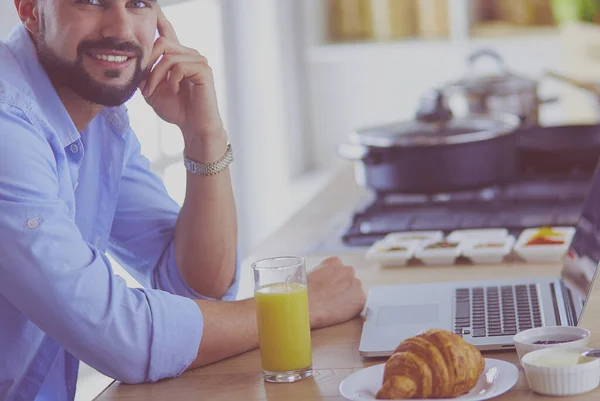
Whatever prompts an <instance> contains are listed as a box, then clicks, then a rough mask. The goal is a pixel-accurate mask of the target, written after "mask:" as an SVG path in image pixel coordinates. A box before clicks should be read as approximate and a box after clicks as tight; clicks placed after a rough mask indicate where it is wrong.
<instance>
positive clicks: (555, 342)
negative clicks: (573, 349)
mask: <svg viewBox="0 0 600 401" xmlns="http://www.w3.org/2000/svg"><path fill="white" fill-rule="evenodd" d="M572 341H576V340H547V341H544V340H540V341H536V342H534V344H537V345H550V344H563V343H570V342H572Z"/></svg>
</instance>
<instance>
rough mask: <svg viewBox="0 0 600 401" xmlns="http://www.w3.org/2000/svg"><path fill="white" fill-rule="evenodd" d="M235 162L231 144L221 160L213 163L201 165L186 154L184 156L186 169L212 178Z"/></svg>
mask: <svg viewBox="0 0 600 401" xmlns="http://www.w3.org/2000/svg"><path fill="white" fill-rule="evenodd" d="M232 161H233V150H232V149H231V144H228V145H227V150H226V151H225V154H224V155H223V156H221V158H220V159H219V160H217V161H216V162H213V163H201V162H197V161H195V160H192V159H190V158H188V157H187V156H186V155H185V154H184V155H183V164H184V165H185V169H186V170H187V171H189V172H190V173H192V174H195V175H203V176H212V175H217V174H219V173H220V172H221V171H223V170H225V169H226V168H227V166H229V164H230V163H231V162H232Z"/></svg>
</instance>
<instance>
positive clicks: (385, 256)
mask: <svg viewBox="0 0 600 401" xmlns="http://www.w3.org/2000/svg"><path fill="white" fill-rule="evenodd" d="M418 245H419V242H417V241H392V240H389V239H388V240H381V241H377V242H375V243H374V244H373V245H372V246H371V247H370V248H369V250H368V251H367V253H366V255H365V258H366V259H367V260H372V261H375V262H377V263H379V264H380V265H381V266H384V267H390V266H404V265H406V264H407V263H408V262H409V260H410V259H411V258H412V257H413V256H414V254H415V250H416V249H417V247H418ZM392 247H403V248H405V250H398V251H388V250H387V249H390V248H392Z"/></svg>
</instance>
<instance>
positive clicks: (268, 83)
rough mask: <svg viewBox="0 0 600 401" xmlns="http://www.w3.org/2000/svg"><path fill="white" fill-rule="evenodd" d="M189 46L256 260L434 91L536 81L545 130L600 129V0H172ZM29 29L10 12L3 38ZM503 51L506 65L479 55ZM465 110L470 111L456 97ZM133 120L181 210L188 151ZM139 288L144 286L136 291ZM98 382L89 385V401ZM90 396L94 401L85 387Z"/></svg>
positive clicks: (138, 111)
mask: <svg viewBox="0 0 600 401" xmlns="http://www.w3.org/2000/svg"><path fill="white" fill-rule="evenodd" d="M160 3H161V4H162V6H163V7H164V11H165V13H166V15H167V17H168V18H169V19H170V20H171V22H172V23H173V25H174V27H175V30H176V31H177V34H178V36H179V38H180V41H181V42H182V43H183V44H184V45H186V46H188V47H192V48H195V49H197V50H198V51H199V52H200V53H202V54H203V55H205V56H206V57H207V58H208V60H209V62H210V64H211V66H212V67H213V70H214V74H215V78H216V85H217V91H218V96H219V102H220V107H221V112H222V114H223V117H224V120H225V124H226V128H227V129H228V132H229V136H230V139H231V143H232V145H233V149H234V154H235V162H234V164H233V165H232V174H233V179H234V187H235V188H234V189H235V193H236V200H237V205H238V214H239V228H240V239H239V240H240V253H241V257H242V258H244V257H246V256H247V255H249V254H250V253H251V252H252V250H253V249H255V248H256V247H257V246H258V244H260V243H261V242H262V241H263V240H265V239H266V238H267V237H268V236H269V235H271V234H272V233H274V232H275V230H276V229H277V228H278V227H280V226H281V225H282V224H284V223H285V222H286V221H287V220H288V219H289V218H290V217H291V216H292V215H294V214H295V213H296V212H297V211H298V210H300V209H301V208H302V207H303V205H305V204H306V203H307V202H308V201H309V200H310V199H311V198H312V197H313V196H314V195H315V194H316V193H318V192H319V190H321V189H322V188H323V187H324V186H325V185H327V183H328V182H329V180H330V179H331V177H334V176H335V174H336V172H338V171H339V170H340V169H343V168H347V167H348V165H349V162H348V161H346V160H343V159H342V158H340V157H339V156H338V155H337V152H336V149H337V147H338V146H339V145H340V144H342V143H344V142H346V141H347V139H348V134H349V133H351V132H353V131H354V130H356V129H358V128H361V127H365V126H370V125H381V124H385V123H388V122H396V121H406V120H410V119H413V118H414V115H415V112H416V110H417V105H418V102H419V98H420V97H421V96H422V95H423V94H424V93H425V92H426V91H428V90H430V89H432V88H443V87H444V86H445V85H447V84H449V83H451V82H456V81H459V80H464V79H465V78H470V77H473V76H502V75H506V74H511V75H515V76H519V77H526V78H527V79H530V80H535V81H537V82H538V84H539V85H538V95H539V97H540V98H541V99H544V98H547V99H550V98H554V101H552V102H548V103H547V104H543V105H541V106H540V109H539V124H541V125H566V124H591V123H597V122H598V121H599V120H600V114H599V110H600V108H598V96H597V94H596V93H595V92H594V91H595V90H586V89H581V88H579V87H576V86H575V85H573V84H572V83H568V82H566V81H564V80H560V79H557V78H556V77H550V76H548V75H547V74H546V72H547V71H548V70H551V71H555V72H558V73H560V74H563V75H565V76H567V77H569V78H571V79H576V80H580V81H582V82H584V83H585V84H589V85H591V86H590V87H592V88H595V87H596V86H595V85H596V82H600V29H599V27H598V25H597V21H600V2H599V1H596V0H164V1H161V2H160ZM17 22H18V20H17V18H16V14H15V11H14V6H13V2H12V1H3V2H2V3H1V4H0V35H2V37H4V36H5V35H6V34H8V32H9V31H10V30H11V29H12V27H13V26H14V25H15V24H16V23H17ZM481 49H491V50H493V51H494V52H495V53H497V54H498V55H499V56H500V57H501V59H502V62H501V63H499V62H498V60H497V58H495V57H480V58H478V60H477V62H476V63H469V62H468V56H469V55H471V54H473V53H474V52H476V51H478V50H481ZM450 103H451V105H452V107H453V111H454V112H455V113H456V114H461V113H467V112H468V110H467V106H466V105H465V104H464V102H463V103H461V102H460V99H456V101H454V99H450ZM127 106H128V108H129V112H130V117H131V123H132V126H133V128H134V130H135V131H136V133H137V135H138V136H139V138H140V140H141V142H142V146H143V152H144V153H145V155H146V156H147V157H148V158H149V159H150V160H151V162H152V168H153V169H154V171H155V172H156V173H157V174H159V175H160V176H161V177H162V178H163V179H164V181H165V184H166V186H167V189H168V190H169V193H170V194H171V196H172V197H173V198H174V199H175V200H177V201H178V202H179V203H181V202H183V199H184V196H185V171H184V167H183V164H182V151H183V142H182V139H181V135H180V133H179V132H178V129H177V128H176V127H174V126H171V125H169V124H166V123H164V122H162V121H161V120H160V119H158V117H156V115H155V114H154V113H153V111H152V110H151V109H150V108H149V107H148V106H147V105H146V104H145V102H144V100H143V98H141V96H139V94H136V95H135V96H134V98H133V99H132V100H131V101H130V102H129V103H128V105H127ZM132 285H135V283H133V284H132ZM96 388H97V386H95V385H93V384H91V382H90V383H88V384H86V385H85V386H80V393H79V394H78V398H79V399H89V398H87V397H89V394H92V393H93V392H94V391H95V389H96ZM86 391H87V392H88V393H87V394H84V393H85V392H86Z"/></svg>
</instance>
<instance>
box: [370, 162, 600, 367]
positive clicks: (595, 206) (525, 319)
mask: <svg viewBox="0 0 600 401" xmlns="http://www.w3.org/2000/svg"><path fill="white" fill-rule="evenodd" d="M599 262H600V164H599V165H598V166H597V167H596V171H595V173H594V175H593V178H592V181H591V184H590V188H589V190H588V194H587V198H586V200H585V203H584V206H583V211H582V214H581V217H580V219H579V222H578V224H577V227H576V230H575V234H574V236H573V240H572V242H571V245H570V248H569V250H568V252H567V255H566V256H565V261H564V264H563V268H562V271H561V274H560V276H558V277H539V278H527V279H516V280H515V279H512V280H502V281H490V280H487V281H467V282H447V283H431V284H416V285H415V284H411V285H386V286H377V287H372V288H371V290H370V291H369V294H368V297H367V304H366V309H365V310H366V317H365V322H364V325H363V330H362V335H361V340H360V345H359V352H360V354H361V355H362V356H364V357H384V356H389V355H391V354H392V353H393V351H394V349H395V348H396V347H397V346H398V344H399V343H400V342H401V341H402V340H403V339H406V338H408V337H412V336H414V335H416V334H418V333H419V332H421V331H423V330H426V329H429V328H442V329H446V330H449V331H453V332H455V333H457V334H460V335H462V336H463V338H465V340H467V341H468V342H470V343H471V344H473V345H475V346H476V347H477V348H479V349H480V350H482V351H483V350H498V349H504V348H512V347H513V336H514V335H515V334H516V333H517V332H519V331H523V330H527V329H530V328H533V327H541V326H576V325H577V324H578V322H579V321H580V319H581V317H582V314H583V311H584V309H585V305H586V301H587V300H588V298H589V294H590V293H591V291H592V286H593V283H594V280H595V278H596V275H597V272H598V264H599Z"/></svg>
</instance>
